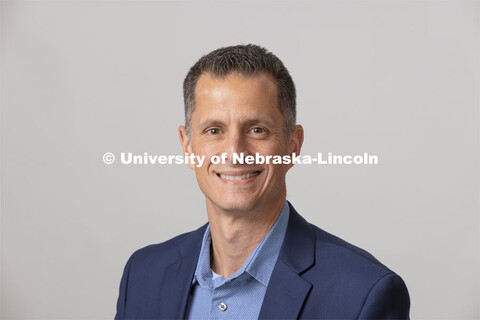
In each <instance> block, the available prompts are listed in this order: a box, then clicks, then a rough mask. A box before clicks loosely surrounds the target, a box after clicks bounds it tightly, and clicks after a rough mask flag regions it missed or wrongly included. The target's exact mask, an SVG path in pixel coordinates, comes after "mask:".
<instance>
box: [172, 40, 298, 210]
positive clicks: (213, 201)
mask: <svg viewBox="0 0 480 320" xmlns="http://www.w3.org/2000/svg"><path fill="white" fill-rule="evenodd" d="M209 56H211V57H210V58H209ZM207 62H208V63H207ZM266 65H268V66H269V68H270V67H271V68H272V69H273V72H275V75H276V76H275V75H274V74H273V72H272V71H270V69H268V70H266V69H265V66H266ZM279 83H282V84H281V85H280V84H279ZM281 86H283V91H282V92H280V91H281V90H282V89H280V88H281ZM287 88H288V90H287ZM184 89H185V105H186V127H187V128H188V129H187V128H185V127H183V126H180V128H179V134H180V140H181V142H182V146H183V149H184V152H186V153H194V154H195V155H197V156H205V163H204V164H203V165H202V167H199V168H197V167H195V166H193V165H191V167H192V169H194V170H195V172H196V176H197V181H198V184H199V186H200V188H201V190H202V192H203V193H204V194H205V196H206V198H207V205H211V206H214V207H216V208H220V209H222V210H224V211H232V212H233V211H236V212H242V211H250V210H261V209H264V208H267V207H278V206H279V205H281V204H282V203H283V200H284V199H285V194H286V188H285V175H286V173H287V171H288V170H289V169H290V168H291V167H292V165H291V164H272V163H270V164H251V165H247V164H244V165H241V164H235V163H234V162H233V154H235V153H236V154H240V153H243V154H244V155H255V154H256V153H258V154H260V155H265V156H266V155H280V156H284V155H291V154H292V153H297V154H298V153H300V148H301V145H302V142H303V129H302V127H301V126H299V125H297V126H296V125H295V87H294V84H293V81H292V79H291V77H290V75H289V74H288V72H287V70H286V69H285V67H284V66H283V64H282V63H281V62H280V60H279V59H278V58H276V57H275V56H273V54H271V53H267V51H266V50H265V49H263V48H260V47H258V46H253V45H247V46H235V47H228V48H222V49H218V50H215V51H213V52H212V53H210V54H208V55H207V56H205V57H203V58H201V59H200V60H199V62H197V63H196V64H195V65H194V66H193V67H192V69H190V72H189V73H188V75H187V78H186V79H185V85H184ZM281 101H283V103H284V104H282V102H281ZM282 106H283V107H282ZM223 153H226V154H227V159H226V162H225V164H222V163H220V164H214V163H212V161H211V158H212V156H221V155H222V154H223Z"/></svg>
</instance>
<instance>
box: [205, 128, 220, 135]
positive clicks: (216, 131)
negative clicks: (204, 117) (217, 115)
mask: <svg viewBox="0 0 480 320" xmlns="http://www.w3.org/2000/svg"><path fill="white" fill-rule="evenodd" d="M207 133H208V134H210V135H213V136H214V135H217V134H220V129H218V128H211V129H208V130H207Z"/></svg>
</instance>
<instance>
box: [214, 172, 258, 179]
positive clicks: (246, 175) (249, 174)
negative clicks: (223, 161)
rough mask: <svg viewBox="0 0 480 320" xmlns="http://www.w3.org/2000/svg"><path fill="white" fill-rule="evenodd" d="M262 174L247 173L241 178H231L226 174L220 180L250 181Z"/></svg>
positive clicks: (221, 175)
mask: <svg viewBox="0 0 480 320" xmlns="http://www.w3.org/2000/svg"><path fill="white" fill-rule="evenodd" d="M259 174H260V172H252V173H245V174H242V175H240V176H229V175H226V174H220V178H222V179H226V180H243V179H248V178H251V177H255V176H258V175H259Z"/></svg>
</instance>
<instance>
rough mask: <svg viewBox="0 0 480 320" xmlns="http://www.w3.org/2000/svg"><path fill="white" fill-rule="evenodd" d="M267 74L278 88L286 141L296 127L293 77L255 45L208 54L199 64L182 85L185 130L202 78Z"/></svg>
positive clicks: (188, 125)
mask: <svg viewBox="0 0 480 320" xmlns="http://www.w3.org/2000/svg"><path fill="white" fill-rule="evenodd" d="M262 72H266V73H269V74H271V75H272V76H273V78H274V79H275V81H276V84H277V92H278V104H279V108H280V112H281V113H282V114H283V118H284V130H285V137H287V138H288V137H289V136H290V134H291V133H292V131H293V130H294V128H295V124H296V91H295V84H294V83H293V80H292V77H291V76H290V74H289V73H288V70H287V68H285V66H284V65H283V63H282V61H281V60H280V59H278V58H277V57H276V56H275V55H274V54H273V53H271V52H269V51H267V50H266V49H265V48H262V47H260V46H258V45H254V44H247V45H237V46H230V47H224V48H220V49H217V50H214V51H212V52H210V53H209V54H207V55H204V56H203V57H201V58H200V60H198V61H197V62H196V63H195V64H194V65H193V67H191V68H190V70H189V71H188V74H187V76H186V77H185V80H184V81H183V98H184V103H185V127H186V129H187V132H188V135H189V136H190V133H191V122H192V113H193V111H194V110H195V89H196V86H197V82H198V79H199V78H200V76H202V75H203V74H209V75H211V76H213V77H216V78H224V77H227V76H228V75H230V74H232V73H239V74H241V75H244V76H255V75H257V74H259V73H262Z"/></svg>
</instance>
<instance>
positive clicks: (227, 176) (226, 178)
mask: <svg viewBox="0 0 480 320" xmlns="http://www.w3.org/2000/svg"><path fill="white" fill-rule="evenodd" d="M261 173H262V170H259V171H250V172H224V173H217V176H218V177H219V178H220V179H221V180H222V181H223V182H226V183H233V184H238V183H248V182H251V181H253V180H255V179H256V177H258V175H260V174H261Z"/></svg>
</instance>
